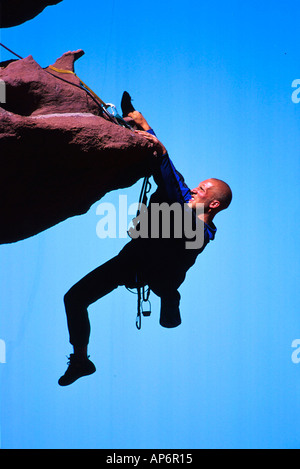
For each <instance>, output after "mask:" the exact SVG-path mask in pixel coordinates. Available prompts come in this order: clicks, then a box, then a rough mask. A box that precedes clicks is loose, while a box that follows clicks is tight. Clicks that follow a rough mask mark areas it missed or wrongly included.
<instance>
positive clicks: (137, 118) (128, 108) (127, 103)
mask: <svg viewBox="0 0 300 469" xmlns="http://www.w3.org/2000/svg"><path fill="white" fill-rule="evenodd" d="M121 108H122V112H123V117H130V118H131V119H132V120H134V122H135V123H136V124H137V125H138V126H139V127H140V129H142V130H151V127H150V125H149V124H148V122H147V121H146V119H145V118H144V116H143V115H142V114H141V113H140V112H139V111H136V110H135V109H134V107H133V105H132V103H131V96H130V94H129V93H127V91H124V93H123V97H122V101H121Z"/></svg>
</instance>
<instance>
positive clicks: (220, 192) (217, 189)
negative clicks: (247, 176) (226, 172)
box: [208, 178, 232, 211]
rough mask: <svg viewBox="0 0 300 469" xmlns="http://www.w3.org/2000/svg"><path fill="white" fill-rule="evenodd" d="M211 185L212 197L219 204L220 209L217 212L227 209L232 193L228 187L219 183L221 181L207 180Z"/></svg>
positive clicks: (222, 182)
mask: <svg viewBox="0 0 300 469" xmlns="http://www.w3.org/2000/svg"><path fill="white" fill-rule="evenodd" d="M208 181H210V182H211V183H212V185H213V186H212V189H213V192H214V197H215V198H216V199H217V200H218V201H219V202H220V208H219V210H218V211H221V210H225V209H226V208H228V207H229V205H230V204H231V201H232V191H231V189H230V187H229V185H228V184H227V183H226V182H224V181H221V179H215V178H212V179H208Z"/></svg>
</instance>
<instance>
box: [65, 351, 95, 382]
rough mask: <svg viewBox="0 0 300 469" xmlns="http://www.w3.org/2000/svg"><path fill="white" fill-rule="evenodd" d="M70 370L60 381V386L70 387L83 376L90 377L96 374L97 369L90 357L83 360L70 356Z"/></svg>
mask: <svg viewBox="0 0 300 469" xmlns="http://www.w3.org/2000/svg"><path fill="white" fill-rule="evenodd" d="M69 360H70V361H69V363H68V365H69V366H68V369H67V371H66V372H65V374H64V375H63V376H62V377H61V378H60V379H59V380H58V384H59V385H60V386H69V385H70V384H73V383H74V382H75V381H77V380H78V379H79V378H82V377H83V376H89V375H92V374H93V373H95V371H96V367H95V365H94V363H93V362H91V361H90V360H89V359H88V357H86V358H84V359H82V358H81V357H77V356H76V355H73V354H72V355H70V359H69Z"/></svg>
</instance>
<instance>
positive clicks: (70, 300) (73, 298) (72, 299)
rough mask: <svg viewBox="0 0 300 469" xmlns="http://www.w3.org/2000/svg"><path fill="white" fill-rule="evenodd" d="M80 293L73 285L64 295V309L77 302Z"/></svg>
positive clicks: (79, 300)
mask: <svg viewBox="0 0 300 469" xmlns="http://www.w3.org/2000/svg"><path fill="white" fill-rule="evenodd" d="M81 300H82V299H81V295H80V292H79V289H78V288H77V287H76V285H74V286H73V287H72V288H70V290H69V291H68V292H67V293H66V294H65V296H64V304H65V307H66V309H67V308H69V307H72V306H73V305H74V304H78V303H79V302H82V301H81Z"/></svg>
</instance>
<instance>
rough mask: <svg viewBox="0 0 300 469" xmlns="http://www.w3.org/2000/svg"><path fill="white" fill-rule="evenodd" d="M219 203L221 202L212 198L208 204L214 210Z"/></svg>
mask: <svg viewBox="0 0 300 469" xmlns="http://www.w3.org/2000/svg"><path fill="white" fill-rule="evenodd" d="M220 205H221V203H220V202H219V200H216V199H215V200H213V201H212V202H211V203H210V204H209V208H213V209H214V210H216V209H217V208H219V207H220Z"/></svg>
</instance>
